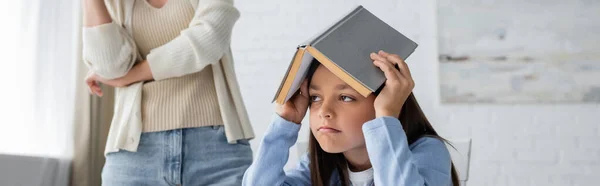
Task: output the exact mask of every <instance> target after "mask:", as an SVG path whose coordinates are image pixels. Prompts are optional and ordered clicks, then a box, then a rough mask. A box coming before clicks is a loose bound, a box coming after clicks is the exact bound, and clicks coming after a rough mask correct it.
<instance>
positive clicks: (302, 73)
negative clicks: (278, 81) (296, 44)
mask: <svg viewBox="0 0 600 186" xmlns="http://www.w3.org/2000/svg"><path fill="white" fill-rule="evenodd" d="M303 50H305V49H303ZM312 60H313V57H312V56H311V55H310V53H308V52H304V55H303V56H302V63H301V64H300V68H299V69H298V73H296V77H294V82H293V83H292V87H291V88H290V91H289V92H288V93H287V96H286V97H285V101H287V100H289V99H290V98H291V97H292V96H293V95H294V94H295V93H296V91H298V89H300V85H301V84H302V81H304V78H306V74H307V72H308V68H310V64H311V61H312Z"/></svg>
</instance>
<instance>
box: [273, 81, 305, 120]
mask: <svg viewBox="0 0 600 186" xmlns="http://www.w3.org/2000/svg"><path fill="white" fill-rule="evenodd" d="M309 99H310V96H309V95H308V81H307V80H304V82H302V85H300V91H299V92H296V94H294V96H292V98H290V99H289V100H288V101H287V102H285V103H284V104H283V105H281V104H277V103H275V111H276V112H277V114H278V115H279V116H281V117H282V118H283V119H285V120H288V121H291V122H294V123H296V124H301V122H302V119H304V115H306V111H307V110H308V104H310V100H309Z"/></svg>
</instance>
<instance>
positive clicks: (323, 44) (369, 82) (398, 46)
mask: <svg viewBox="0 0 600 186" xmlns="http://www.w3.org/2000/svg"><path fill="white" fill-rule="evenodd" d="M416 48H417V44H416V43H415V42H413V41H412V40H410V39H408V38H407V37H406V36H404V35H402V34H401V33H400V32H398V31H396V30H395V29H394V28H392V27H391V26H389V25H388V24H386V23H385V22H383V21H382V20H380V19H379V18H377V17H376V16H375V15H373V14H372V13H371V12H369V11H368V10H367V9H365V8H364V7H363V6H358V7H357V8H355V9H354V10H353V11H351V12H350V13H348V14H347V15H345V16H344V17H343V18H342V19H341V20H339V21H337V22H336V23H335V24H333V25H332V26H330V27H328V28H327V29H326V30H325V31H324V32H321V33H319V34H318V35H316V36H315V37H314V38H312V39H310V40H308V41H307V42H305V43H303V44H301V45H299V46H298V48H297V51H296V54H295V55H294V58H293V59H292V62H291V63H290V66H289V67H288V70H287V72H286V74H285V77H284V78H283V80H282V82H281V85H280V86H279V89H278V90H277V94H276V95H275V98H274V100H273V101H275V102H277V103H279V104H283V103H285V102H286V101H287V100H289V99H290V98H291V97H292V96H293V95H294V94H295V93H296V92H297V91H298V89H299V88H300V85H301V84H302V81H303V80H304V79H305V77H306V74H307V72H308V69H309V67H310V66H311V61H312V60H313V58H316V59H317V60H318V61H319V63H321V64H322V65H323V66H325V67H326V68H327V69H329V71H331V72H333V74H335V75H336V76H337V77H339V78H340V79H342V80H343V81H344V82H346V83H347V84H348V85H349V86H350V87H352V88H353V89H354V90H356V91H357V92H359V93H360V94H361V95H363V96H365V97H366V96H368V95H369V94H371V93H372V92H375V91H376V90H377V89H378V88H379V87H381V86H382V85H383V84H384V83H385V76H384V74H383V72H382V71H381V70H380V69H379V68H377V67H376V66H375V65H373V61H372V60H371V58H370V57H369V54H370V53H372V52H377V51H379V50H384V51H386V52H388V53H391V54H398V55H399V56H400V57H402V58H403V59H406V58H407V57H408V56H409V55H410V54H412V53H413V51H414V50H415V49H416Z"/></svg>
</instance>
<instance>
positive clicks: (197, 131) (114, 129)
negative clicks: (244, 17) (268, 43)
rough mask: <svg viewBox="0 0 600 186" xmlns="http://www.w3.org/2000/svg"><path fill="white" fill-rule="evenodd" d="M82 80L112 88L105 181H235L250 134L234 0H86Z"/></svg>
mask: <svg viewBox="0 0 600 186" xmlns="http://www.w3.org/2000/svg"><path fill="white" fill-rule="evenodd" d="M84 5H85V15H84V22H85V23H84V24H85V27H84V29H83V46H84V61H85V62H86V64H87V65H88V66H89V67H90V74H89V76H88V77H87V79H86V83H87V84H88V85H89V87H90V91H91V92H93V93H94V94H96V95H98V96H102V90H101V89H100V88H99V86H98V82H100V83H104V84H107V85H110V86H113V87H117V88H116V100H115V112H114V117H113V121H112V123H111V129H110V133H109V137H108V141H107V145H106V150H105V156H106V163H105V165H104V168H103V172H102V182H103V185H210V184H214V185H240V184H241V179H242V176H243V172H244V171H245V170H246V168H247V167H248V166H249V165H250V164H251V162H252V151H251V149H250V146H249V143H248V139H251V138H253V137H254V134H253V131H252V128H251V126H250V123H249V121H248V116H247V113H246V110H245V108H244V105H243V102H242V98H241V95H240V92H239V87H238V84H237V81H236V77H235V72H234V69H233V61H232V57H231V52H230V48H229V46H230V40H231V32H232V28H233V25H234V24H235V22H236V21H237V19H238V17H239V12H238V10H237V9H236V8H235V7H234V6H233V1H232V0H202V1H199V0H168V1H167V0H105V1H103V0H84Z"/></svg>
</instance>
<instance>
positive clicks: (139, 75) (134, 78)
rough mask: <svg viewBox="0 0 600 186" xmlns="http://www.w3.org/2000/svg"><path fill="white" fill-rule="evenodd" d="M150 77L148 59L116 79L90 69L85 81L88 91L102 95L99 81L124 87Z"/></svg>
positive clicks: (150, 78) (112, 85) (147, 79)
mask: <svg viewBox="0 0 600 186" xmlns="http://www.w3.org/2000/svg"><path fill="white" fill-rule="evenodd" d="M152 79H154V78H153V77H152V71H151V70H150V65H149V64H148V61H146V60H144V61H141V62H139V63H137V64H135V65H134V66H133V68H131V70H129V72H127V74H126V75H125V76H123V77H120V78H117V79H104V78H102V77H100V76H98V75H96V73H94V72H92V71H90V72H89V73H88V76H87V77H86V78H85V83H86V84H87V85H88V88H89V90H90V93H92V94H96V95H98V96H102V89H100V85H99V82H100V83H102V84H106V85H108V86H111V87H126V86H129V85H130V84H133V83H137V82H140V81H149V80H152Z"/></svg>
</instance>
